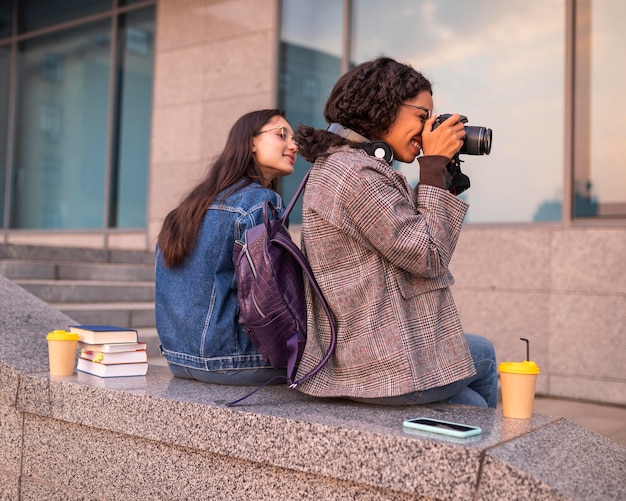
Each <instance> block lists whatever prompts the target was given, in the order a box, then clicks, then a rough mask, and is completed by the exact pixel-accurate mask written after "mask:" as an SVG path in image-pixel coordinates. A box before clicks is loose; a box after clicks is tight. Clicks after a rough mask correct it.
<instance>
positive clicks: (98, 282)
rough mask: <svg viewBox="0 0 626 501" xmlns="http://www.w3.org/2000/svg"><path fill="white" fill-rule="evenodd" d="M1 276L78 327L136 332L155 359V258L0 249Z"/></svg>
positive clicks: (92, 251)
mask: <svg viewBox="0 0 626 501" xmlns="http://www.w3.org/2000/svg"><path fill="white" fill-rule="evenodd" d="M0 275H3V276H5V277H6V278H8V279H9V280H11V281H12V282H14V283H16V284H17V285H19V286H20V287H22V288H23V289H26V290H27V291H28V292H30V293H31V294H33V295H34V296H37V297H39V298H40V299H42V300H43V301H45V302H46V303H48V304H50V306H52V307H54V308H55V309H57V310H59V311H61V312H62V313H64V314H66V315H67V316H68V317H70V318H71V319H72V320H74V321H75V322H76V323H79V324H102V325H118V326H120V327H131V328H133V329H137V331H138V332H139V338H140V340H141V341H144V342H147V343H148V351H149V355H150V356H151V357H158V355H159V351H158V346H159V341H158V337H157V334H156V328H155V320H154V253H152V252H142V251H121V250H109V251H106V250H100V249H77V248H62V247H43V246H30V245H11V244H0Z"/></svg>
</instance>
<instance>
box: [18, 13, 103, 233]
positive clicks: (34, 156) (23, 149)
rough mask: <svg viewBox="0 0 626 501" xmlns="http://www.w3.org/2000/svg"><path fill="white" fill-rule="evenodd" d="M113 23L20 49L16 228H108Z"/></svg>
mask: <svg viewBox="0 0 626 501" xmlns="http://www.w3.org/2000/svg"><path fill="white" fill-rule="evenodd" d="M110 31H111V26H110V21H106V22H98V23H95V24H91V25H87V26H82V27H80V28H74V29H71V30H66V31H63V32H59V33H56V34H54V35H48V36H45V37H39V38H36V39H33V40H28V41H24V42H21V43H20V44H19V48H18V78H17V80H18V85H17V88H18V89H19V95H18V102H17V122H16V133H15V162H14V164H15V174H14V177H13V193H14V196H13V211H12V214H11V227H13V228H100V227H102V225H103V217H104V209H103V207H104V186H105V171H106V169H105V165H106V153H107V151H106V150H107V114H108V107H109V73H110Z"/></svg>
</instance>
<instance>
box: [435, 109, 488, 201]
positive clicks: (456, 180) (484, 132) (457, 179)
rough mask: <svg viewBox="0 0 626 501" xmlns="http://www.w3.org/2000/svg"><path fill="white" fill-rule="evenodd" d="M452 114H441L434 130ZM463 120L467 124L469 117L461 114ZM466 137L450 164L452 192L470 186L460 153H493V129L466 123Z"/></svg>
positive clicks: (460, 190)
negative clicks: (463, 169)
mask: <svg viewBox="0 0 626 501" xmlns="http://www.w3.org/2000/svg"><path fill="white" fill-rule="evenodd" d="M451 116H452V115H451V114H450V113H444V114H442V115H439V116H438V117H437V119H436V120H435V122H434V123H433V130H435V129H436V128H437V127H439V126H440V125H441V124H442V123H443V122H445V121H446V120H447V119H448V118H450V117H451ZM461 122H462V123H464V124H466V123H467V117H466V116H465V115H461ZM464 129H465V138H464V140H463V146H461V149H460V150H459V152H458V153H457V154H456V155H454V157H452V160H450V163H449V164H448V172H449V173H450V176H451V177H452V179H451V182H450V186H449V190H450V192H451V193H454V194H455V195H458V194H459V193H462V192H463V191H465V190H467V189H468V188H469V187H470V181H469V178H468V177H467V176H466V175H465V174H463V173H462V172H461V162H462V160H461V159H460V158H459V155H461V154H464V155H489V153H491V136H492V133H491V129H488V128H487V127H479V126H469V125H466V126H465V127H464Z"/></svg>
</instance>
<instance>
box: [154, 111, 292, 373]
mask: <svg viewBox="0 0 626 501" xmlns="http://www.w3.org/2000/svg"><path fill="white" fill-rule="evenodd" d="M297 150H298V147H297V146H296V143H295V142H294V140H293V132H292V130H291V127H290V125H289V123H288V122H287V120H285V117H284V113H283V112H282V111H281V110H260V111H253V112H250V113H247V114H245V115H243V116H242V117H241V118H239V119H238V120H237V122H236V123H235V124H234V125H233V127H232V128H231V130H230V132H229V134H228V139H227V140H226V146H225V147H224V150H223V151H222V153H221V154H220V155H219V157H218V158H217V160H216V161H215V163H214V164H213V165H212V167H211V168H210V169H209V171H208V172H207V174H206V176H205V177H204V179H202V180H201V181H200V183H199V184H198V185H196V187H195V188H193V190H191V192H190V193H189V194H188V195H187V196H186V197H185V198H184V199H183V201H182V202H181V203H180V205H179V206H178V207H177V208H175V209H174V210H173V211H171V212H170V213H169V214H168V215H167V217H166V218H165V221H164V222H163V227H162V229H161V232H160V234H159V238H158V242H157V259H156V298H155V313H156V326H157V332H158V335H159V339H160V341H161V352H162V353H163V355H164V356H165V359H166V360H167V362H168V364H169V367H170V370H171V372H172V373H173V374H174V376H176V377H180V378H185V379H198V380H200V381H204V382H207V383H218V384H244V385H245V384H259V383H262V382H265V381H267V380H268V379H270V378H271V377H273V376H276V375H283V376H284V375H285V372H286V371H285V370H278V369H272V368H271V366H270V365H269V364H268V363H266V362H265V360H264V358H263V356H262V355H261V354H260V353H259V351H258V350H257V349H256V348H255V347H254V345H253V344H252V342H251V341H250V339H249V338H248V336H247V334H246V333H245V332H244V331H243V329H242V328H241V326H240V325H239V323H238V302H237V289H236V282H235V269H234V265H233V246H234V243H235V240H240V239H241V237H242V235H243V233H244V232H245V231H246V230H247V229H248V228H250V227H252V226H255V225H257V224H260V223H262V222H263V204H264V202H265V201H266V200H269V201H270V202H272V204H273V205H274V207H276V209H277V211H278V213H279V214H280V215H282V213H283V211H284V209H285V208H284V206H283V202H282V200H281V197H280V195H279V194H278V193H276V191H275V190H276V182H277V179H278V178H279V177H280V176H287V175H289V174H292V173H293V166H294V163H295V161H296V152H297Z"/></svg>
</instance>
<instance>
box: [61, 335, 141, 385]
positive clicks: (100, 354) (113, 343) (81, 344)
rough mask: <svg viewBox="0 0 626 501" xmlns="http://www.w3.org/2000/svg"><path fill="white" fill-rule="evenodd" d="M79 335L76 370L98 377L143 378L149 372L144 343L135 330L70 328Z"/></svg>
mask: <svg viewBox="0 0 626 501" xmlns="http://www.w3.org/2000/svg"><path fill="white" fill-rule="evenodd" d="M69 331H70V332H75V333H76V334H78V336H79V340H78V349H79V350H80V353H79V355H78V363H77V364H76V370H79V371H81V372H86V373H88V374H93V375H94V376H99V377H121V376H145V375H146V373H147V372H148V354H147V352H146V348H147V345H146V343H140V342H139V339H138V334H137V331H136V330H134V329H125V328H122V327H115V326H112V325H72V326H70V327H69Z"/></svg>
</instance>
